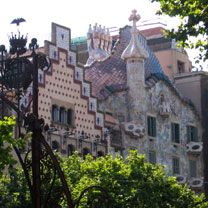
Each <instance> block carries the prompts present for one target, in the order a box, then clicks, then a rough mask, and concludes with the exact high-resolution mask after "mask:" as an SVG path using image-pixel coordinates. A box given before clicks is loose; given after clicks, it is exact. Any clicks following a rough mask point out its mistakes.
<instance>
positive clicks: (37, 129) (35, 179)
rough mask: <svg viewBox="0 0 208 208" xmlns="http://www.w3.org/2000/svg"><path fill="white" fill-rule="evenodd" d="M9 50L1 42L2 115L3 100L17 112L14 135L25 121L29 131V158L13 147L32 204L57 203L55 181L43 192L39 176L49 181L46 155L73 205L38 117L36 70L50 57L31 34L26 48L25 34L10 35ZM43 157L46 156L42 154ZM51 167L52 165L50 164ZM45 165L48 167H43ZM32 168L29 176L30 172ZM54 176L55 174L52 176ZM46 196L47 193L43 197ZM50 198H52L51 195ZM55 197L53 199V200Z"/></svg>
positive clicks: (46, 62)
mask: <svg viewBox="0 0 208 208" xmlns="http://www.w3.org/2000/svg"><path fill="white" fill-rule="evenodd" d="M24 21H25V20H24V19H23V18H18V19H15V20H13V21H12V24H13V23H15V24H17V26H18V25H19V24H20V23H21V22H24ZM9 43H10V50H9V53H6V49H5V46H4V45H1V46H0V56H1V57H0V61H1V63H0V85H1V92H0V100H1V102H2V112H1V114H2V117H3V116H4V104H7V105H9V106H10V107H11V108H12V109H13V110H15V111H16V113H17V126H18V128H17V135H16V136H21V135H22V133H21V127H23V126H22V123H24V127H25V129H26V131H30V132H32V145H31V153H32V161H31V162H27V161H28V160H29V159H28V154H29V152H28V153H26V154H25V158H24V159H23V158H22V155H21V154H20V151H19V149H18V148H17V147H15V151H16V153H17V156H18V158H19V160H20V163H21V165H22V167H23V170H24V173H25V177H26V180H27V182H28V186H29V188H30V193H31V198H32V204H33V207H34V208H40V207H48V206H49V204H52V203H58V202H57V201H58V200H57V199H54V198H53V196H52V194H51V192H52V190H53V187H54V181H52V182H51V184H50V188H49V189H50V191H49V192H48V193H42V192H43V191H42V187H41V185H42V182H43V180H42V178H44V179H47V180H46V181H51V178H50V175H49V176H47V174H45V173H41V170H40V167H41V161H43V160H44V159H45V158H47V159H48V158H49V159H48V160H49V161H50V162H49V163H50V164H49V163H47V164H49V165H48V166H50V167H48V168H49V169H52V170H51V171H53V175H54V180H56V179H59V180H60V181H61V187H59V190H61V191H60V193H61V195H62V194H63V195H65V198H66V201H67V205H68V207H69V208H73V202H72V199H71V193H70V191H69V189H68V186H67V183H66V180H65V177H64V174H63V172H62V170H61V168H60V166H59V163H58V160H57V158H56V157H55V155H54V154H53V152H52V150H51V148H50V146H49V145H48V143H47V142H46V141H45V138H44V135H43V133H42V131H43V127H44V120H43V119H40V118H39V117H38V70H45V69H46V70H47V69H49V67H50V61H49V59H48V58H47V56H46V55H45V54H42V53H38V52H37V49H38V44H37V39H35V38H33V39H32V40H31V43H30V44H29V50H28V49H27V48H26V44H27V36H24V35H21V34H20V32H18V34H13V33H12V35H11V37H10V39H9ZM31 85H32V100H31V102H28V105H27V106H25V108H24V109H22V107H21V106H20V101H21V99H22V98H23V97H24V92H25V91H27V90H28V88H29V87H31ZM8 91H10V92H13V93H14V94H15V99H16V101H15V102H13V101H12V100H10V99H9V97H8V93H7V92H8ZM44 157H45V158H44ZM51 167H52V168H51ZM46 168H47V167H46ZM30 172H32V176H30ZM55 176H56V177H55ZM45 196H46V197H45ZM44 197H45V199H43V198H44ZM52 198H53V199H52ZM54 201H55V202H54Z"/></svg>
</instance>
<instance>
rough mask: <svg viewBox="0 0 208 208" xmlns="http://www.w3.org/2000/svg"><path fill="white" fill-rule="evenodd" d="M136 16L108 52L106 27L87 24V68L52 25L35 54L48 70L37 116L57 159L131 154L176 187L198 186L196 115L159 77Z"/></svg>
mask: <svg viewBox="0 0 208 208" xmlns="http://www.w3.org/2000/svg"><path fill="white" fill-rule="evenodd" d="M139 19H140V17H139V15H138V14H137V13H136V11H135V10H134V11H133V12H132V14H131V16H130V20H131V21H133V27H130V26H126V27H124V28H122V29H120V33H119V39H118V40H117V41H116V43H115V44H113V45H114V47H113V48H111V47H110V46H111V44H112V42H113V41H114V40H113V39H111V37H110V36H109V33H108V31H107V30H105V28H101V27H98V26H97V25H95V26H94V28H91V27H90V28H89V31H88V35H87V49H88V51H89V56H88V59H86V63H87V64H86V67H85V68H84V67H83V66H81V65H80V64H79V62H80V61H78V60H77V57H78V54H77V53H76V51H74V50H73V44H72V42H71V31H70V29H68V28H66V27H63V26H61V25H58V24H55V23H52V39H51V41H45V46H44V48H42V49H41V52H43V53H46V54H47V55H48V56H49V58H50V59H51V63H52V65H51V68H50V70H49V71H47V72H43V71H39V116H40V117H42V118H43V119H44V120H45V123H46V124H47V125H46V128H45V135H46V137H47V141H48V142H49V143H50V145H51V147H52V148H53V149H54V150H57V151H60V152H61V153H62V154H63V155H71V154H72V153H73V151H75V150H77V151H78V152H79V153H80V154H81V155H83V156H85V155H86V154H88V153H90V154H92V155H93V156H95V157H97V156H102V155H105V154H107V153H110V154H113V155H115V154H116V153H117V154H121V155H122V156H123V157H126V156H127V154H128V151H129V150H130V149H137V150H138V151H139V152H140V153H142V154H145V155H146V158H147V160H149V161H150V162H152V163H160V164H163V165H165V167H166V172H167V174H168V175H175V176H176V177H177V179H178V181H179V182H180V183H185V182H190V185H191V186H192V187H193V188H198V189H201V188H202V186H203V179H202V176H203V173H202V159H201V152H202V143H201V136H202V127H201V123H200V117H199V115H198V113H197V111H196V109H195V107H194V106H193V105H192V103H191V102H190V101H189V100H187V99H185V98H184V97H183V96H182V95H181V93H180V92H179V91H178V90H177V89H176V88H175V87H174V85H173V84H172V82H171V81H170V79H169V78H168V77H167V76H166V75H165V73H164V72H163V69H162V67H161V64H160V63H159V61H158V59H157V57H156V55H155V54H154V53H153V51H152V49H151V47H150V46H149V45H148V40H146V38H145V37H144V36H143V35H142V34H141V33H140V32H139V31H138V30H137V27H136V22H137V21H138V20H139ZM85 58H86V57H85ZM188 68H189V67H188ZM188 70H189V69H188ZM30 93H31V92H30V90H29V91H28V93H27V94H26V95H25V97H23V98H22V100H21V106H22V108H24V107H26V106H27V104H28V103H29V99H30Z"/></svg>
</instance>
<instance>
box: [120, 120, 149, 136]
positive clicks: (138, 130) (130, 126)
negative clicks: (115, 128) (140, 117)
mask: <svg viewBox="0 0 208 208" xmlns="http://www.w3.org/2000/svg"><path fill="white" fill-rule="evenodd" d="M124 128H125V132H126V133H127V134H129V135H131V136H134V137H136V138H142V137H144V134H145V129H144V127H143V126H142V125H140V124H134V123H126V124H125V127H124Z"/></svg>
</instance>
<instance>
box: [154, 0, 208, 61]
mask: <svg viewBox="0 0 208 208" xmlns="http://www.w3.org/2000/svg"><path fill="white" fill-rule="evenodd" d="M151 2H159V3H160V10H159V11H158V12H157V14H165V15H168V16H170V17H176V16H178V17H180V19H181V23H180V25H179V27H178V28H177V30H174V29H172V30H171V31H169V36H170V37H172V38H175V39H176V40H177V41H179V43H180V45H181V46H185V47H189V48H196V49H199V51H200V54H199V57H198V61H199V60H203V61H205V60H206V59H208V30H207V28H208V4H207V0H151ZM192 37H194V38H197V40H196V41H193V39H192Z"/></svg>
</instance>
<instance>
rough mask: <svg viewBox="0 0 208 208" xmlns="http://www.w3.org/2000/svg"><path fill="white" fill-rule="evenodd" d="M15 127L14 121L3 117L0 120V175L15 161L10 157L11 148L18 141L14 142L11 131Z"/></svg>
mask: <svg viewBox="0 0 208 208" xmlns="http://www.w3.org/2000/svg"><path fill="white" fill-rule="evenodd" d="M14 126H15V119H14V118H8V117H5V118H4V120H2V121H1V120H0V175H2V174H3V171H4V169H5V167H6V166H12V165H13V164H14V163H15V160H14V158H13V156H12V153H11V152H12V146H13V145H16V144H17V143H18V142H19V140H14V137H13V129H14Z"/></svg>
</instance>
